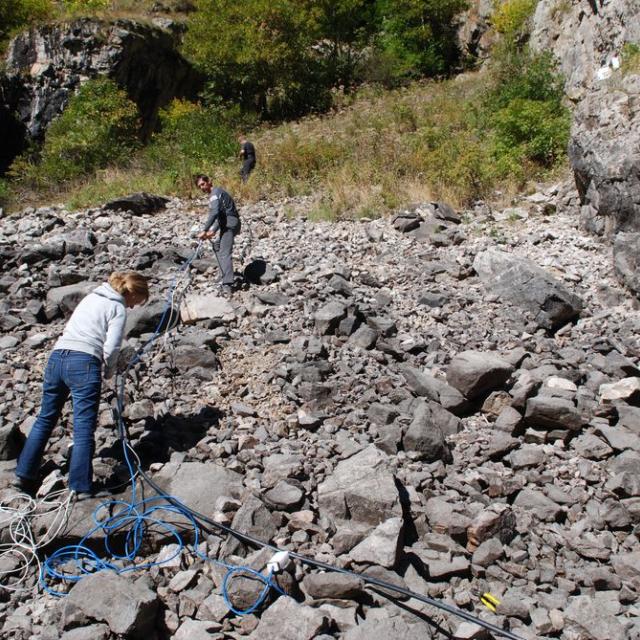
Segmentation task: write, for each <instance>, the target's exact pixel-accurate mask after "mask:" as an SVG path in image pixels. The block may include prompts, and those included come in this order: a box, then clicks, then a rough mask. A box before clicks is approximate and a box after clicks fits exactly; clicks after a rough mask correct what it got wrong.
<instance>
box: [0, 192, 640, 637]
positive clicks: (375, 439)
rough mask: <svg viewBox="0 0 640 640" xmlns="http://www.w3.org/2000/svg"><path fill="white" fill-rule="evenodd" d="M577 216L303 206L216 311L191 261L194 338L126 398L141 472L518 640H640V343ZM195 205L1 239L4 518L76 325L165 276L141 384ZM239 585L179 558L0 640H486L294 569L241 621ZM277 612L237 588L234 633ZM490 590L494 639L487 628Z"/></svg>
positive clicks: (540, 206)
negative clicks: (279, 591)
mask: <svg viewBox="0 0 640 640" xmlns="http://www.w3.org/2000/svg"><path fill="white" fill-rule="evenodd" d="M577 200H578V196H577V194H575V192H573V191H572V189H571V186H570V185H556V186H553V187H549V188H547V189H546V190H544V191H541V192H539V193H537V194H534V195H532V196H529V197H527V198H523V199H522V200H521V201H520V202H518V203H517V204H516V205H515V206H514V207H512V208H509V209H506V210H495V211H494V210H491V208H490V207H488V206H487V205H485V204H483V203H478V204H477V206H476V207H475V208H474V209H473V210H469V211H464V212H460V214H458V213H456V212H454V211H452V210H451V208H450V207H448V206H446V205H443V204H441V203H423V204H420V205H416V206H414V207H412V208H410V209H409V210H407V211H403V212H399V213H398V215H396V216H395V217H394V218H392V219H379V220H372V221H370V220H362V221H358V222H340V223H335V224H329V223H310V222H307V221H306V220H305V218H304V212H305V211H306V210H307V209H308V208H309V207H310V202H309V201H307V200H304V199H300V200H293V201H288V202H282V203H277V204H268V203H259V204H256V205H252V206H245V207H242V208H241V215H242V218H243V221H244V224H245V232H244V233H243V235H242V236H241V237H240V238H239V243H238V252H241V251H243V248H244V249H245V250H246V252H247V253H248V254H249V255H248V256H247V259H246V260H245V266H248V267H249V268H248V271H247V273H248V275H249V276H250V277H251V279H252V280H253V283H252V284H251V285H249V286H247V287H246V288H244V289H243V290H241V291H238V292H236V293H235V294H234V296H233V297H232V298H231V299H230V300H227V299H221V298H217V297H215V296H212V295H211V294H212V291H215V288H214V281H215V279H216V277H217V272H216V269H215V268H214V266H213V259H212V256H211V254H210V253H207V254H206V255H204V256H203V257H202V258H201V259H199V260H196V261H195V262H194V269H193V271H192V282H191V286H190V289H189V292H188V296H187V298H186V300H185V306H184V307H183V315H184V317H185V319H186V320H188V323H183V324H181V325H180V326H179V328H178V329H177V330H176V331H174V333H173V334H172V337H171V338H170V339H168V340H167V341H166V344H165V343H161V344H160V345H159V348H158V349H156V350H155V351H152V352H151V353H150V354H149V355H148V357H147V358H146V359H145V360H144V362H143V363H142V364H141V365H138V366H137V367H136V369H135V372H134V373H133V374H132V375H131V377H130V379H129V381H128V382H127V386H126V395H127V409H126V417H127V420H128V423H129V425H130V432H131V438H132V442H133V445H134V447H135V449H136V451H137V452H138V454H139V456H140V458H141V460H142V463H143V465H144V466H145V467H146V468H147V469H148V470H149V473H151V474H152V476H153V477H154V479H155V480H156V481H157V482H159V483H160V484H162V486H163V487H165V489H166V490H167V491H169V492H171V493H172V494H174V495H176V496H178V497H180V498H181V499H182V500H183V501H184V502H186V503H187V504H189V505H191V506H193V507H195V508H196V509H198V510H199V511H201V512H203V513H205V514H208V515H209V516H213V517H215V518H217V519H218V520H219V521H221V522H225V523H230V524H232V526H234V527H235V528H237V529H240V530H242V531H245V532H248V533H251V534H253V535H255V536H257V537H260V538H262V539H264V540H269V541H272V542H274V543H275V544H277V545H280V546H283V547H286V548H289V549H294V550H296V551H297V552H300V553H303V554H307V555H309V556H312V557H314V558H316V559H319V560H322V561H325V562H330V563H334V564H336V565H337V566H340V567H348V568H352V569H354V570H356V571H358V572H365V573H370V574H372V575H374V576H376V577H380V578H382V579H385V580H389V581H392V582H395V583H397V584H400V585H405V586H406V587H408V588H410V589H412V590H415V591H418V592H421V593H424V594H428V595H430V596H432V597H436V598H441V599H442V600H443V601H445V602H448V603H451V604H455V605H457V606H459V607H462V608H465V609H467V610H469V611H472V612H474V613H475V614H477V615H479V616H481V617H482V618H484V619H486V620H489V621H491V622H493V623H495V624H498V625H502V624H508V625H509V628H510V629H512V630H513V631H514V632H515V633H517V634H518V635H520V636H522V637H523V638H561V639H563V640H585V639H594V640H605V639H606V640H609V639H612V638H637V637H640V610H639V609H638V607H637V604H636V603H637V600H638V592H639V591H640V545H639V540H638V528H637V525H638V523H639V522H640V482H639V480H638V478H640V370H639V368H638V356H639V346H640V345H639V343H638V335H639V329H640V317H639V316H638V312H637V302H635V301H634V300H633V299H630V298H629V297H628V296H627V295H626V294H625V292H624V291H623V290H622V289H621V288H620V285H619V284H618V282H617V280H616V278H615V275H614V273H613V270H612V266H611V259H610V255H609V250H608V249H607V248H606V247H605V246H604V245H602V244H601V243H600V242H599V241H598V240H597V239H596V238H594V237H592V236H589V235H585V233H584V232H583V231H582V230H581V228H580V227H579V223H578V220H577V218H576V217H575V216H573V215H570V214H566V213H561V212H560V211H566V210H568V209H570V208H571V206H575V205H576V203H577ZM194 204H202V205H204V202H201V203H190V202H184V201H180V200H170V201H168V202H167V206H166V209H164V210H160V211H158V212H156V213H154V214H144V213H143V212H142V210H137V209H136V214H134V213H133V212H132V211H130V210H129V211H128V210H126V208H125V210H124V211H113V210H108V209H106V208H102V209H90V210H85V211H80V212H75V213H70V212H68V211H66V210H64V208H62V207H48V208H42V209H38V210H32V209H30V210H26V211H23V212H22V214H21V215H19V216H12V217H8V218H4V219H2V225H1V227H0V229H1V231H0V254H1V256H2V264H3V273H2V276H1V277H0V291H2V301H1V302H0V311H1V314H0V329H1V331H2V334H1V337H0V398H1V399H2V402H1V403H0V406H1V408H0V458H1V459H2V462H0V487H2V489H0V498H2V499H8V498H9V497H10V496H12V495H13V493H12V491H13V490H12V489H10V488H8V483H9V481H10V479H11V477H12V470H13V468H14V467H15V458H16V456H17V454H18V452H19V448H20V445H21V441H22V439H23V438H24V436H25V435H26V433H28V430H29V428H30V425H31V424H32V423H33V420H34V417H35V414H36V412H37V409H38V402H39V394H40V384H41V377H42V369H43V366H44V363H45V360H46V357H47V354H48V352H49V350H50V348H51V347H52V344H53V342H54V340H55V339H56V337H57V336H58V335H59V333H60V331H61V329H62V326H63V322H64V317H65V316H66V315H68V314H69V313H70V312H71V310H72V308H73V306H74V304H76V303H77V301H78V300H79V299H80V298H81V296H82V295H83V294H84V293H85V292H86V291H88V290H90V289H91V287H92V286H93V284H92V283H99V282H101V281H103V280H104V279H105V278H106V277H107V275H108V274H109V273H110V272H111V271H112V270H113V269H131V268H133V269H138V270H141V271H143V272H144V273H147V274H148V275H149V276H150V277H151V279H152V291H153V297H152V300H151V302H150V303H149V304H148V305H147V306H145V307H144V308H140V309H136V310H134V311H132V312H130V316H129V322H128V325H127V341H126V344H125V346H124V350H123V359H126V357H127V354H131V353H132V352H133V350H134V349H135V348H137V347H138V346H139V345H140V344H141V343H142V341H143V340H145V339H146V338H147V337H148V336H149V332H150V331H152V330H153V327H154V325H155V323H156V322H157V320H158V318H159V317H160V315H161V312H162V309H163V307H164V302H163V299H164V296H165V295H166V291H167V288H168V286H169V284H170V283H171V282H172V281H173V279H174V277H175V274H176V272H177V270H178V269H179V266H180V264H181V263H182V262H183V261H184V259H185V258H186V257H188V256H189V255H190V254H191V252H192V250H193V246H194V245H193V242H192V241H190V240H189V230H190V228H191V227H192V225H193V224H194V222H195V221H196V218H195V217H194V215H192V213H191V208H192V207H193V206H194ZM132 208H133V207H132ZM292 208H293V209H296V210H297V211H298V212H299V213H300V214H302V217H297V218H293V219H290V218H289V217H288V216H287V215H285V211H288V210H290V209H292ZM249 227H250V228H251V231H252V233H251V234H249V233H248V228H249ZM251 236H252V237H253V242H252V245H251V246H250V247H249V246H248V243H249V238H250V237H251ZM111 401H112V400H111V397H110V394H109V392H105V394H104V399H103V404H102V405H101V410H100V424H99V428H98V430H97V449H96V463H95V473H96V476H97V477H98V478H99V479H101V480H104V481H107V482H110V483H112V484H113V483H116V484H117V483H118V482H124V483H125V485H126V477H127V474H126V469H125V467H124V465H123V461H122V454H121V451H120V448H119V444H118V442H117V435H116V432H115V428H114V424H113V417H112V414H111V411H110V406H109V402H111ZM70 421H71V415H70V411H69V407H67V409H66V412H65V415H64V419H63V420H62V424H61V425H60V426H59V427H58V428H57V429H56V431H55V433H54V436H53V438H52V441H51V443H50V446H49V448H48V450H47V453H46V457H45V460H46V463H45V466H44V468H43V473H44V474H45V475H46V476H47V478H46V481H45V484H46V486H48V487H58V486H62V483H63V481H64V480H63V478H64V475H63V472H64V470H65V465H66V453H67V452H66V449H67V446H68V441H69V439H68V437H67V436H66V435H65V431H66V430H67V429H68V428H69V425H70ZM117 491H121V492H122V491H124V492H123V493H116V495H120V496H122V497H126V495H127V493H126V490H124V489H122V488H121V489H118V490H117ZM98 502H99V501H91V500H89V501H85V502H79V503H77V504H76V506H75V508H74V511H73V514H72V517H71V519H70V523H69V526H68V528H67V531H66V532H65V533H64V534H63V535H61V536H60V538H59V540H58V543H59V544H60V545H62V544H65V543H68V542H73V541H77V540H78V539H79V538H80V537H81V536H82V535H84V534H85V533H86V532H87V531H88V530H89V528H90V527H91V526H92V525H91V523H90V515H91V512H92V510H93V508H94V507H95V506H96V504H98ZM0 534H1V535H2V536H3V540H6V528H5V529H3V530H1V531H0ZM172 542H173V541H172V540H168V539H167V538H166V537H164V538H163V537H162V536H161V535H159V534H156V535H155V537H153V539H152V540H151V541H150V542H149V544H148V546H147V547H145V549H146V551H145V553H146V554H148V558H149V559H154V558H156V557H159V558H160V559H162V558H163V557H164V558H167V557H170V556H171V552H172V548H173V547H172ZM201 550H202V551H203V552H205V553H208V554H209V555H211V556H213V557H218V556H220V557H225V558H227V559H229V560H230V561H232V562H233V561H235V562H241V563H243V564H248V565H250V566H253V567H254V568H256V569H258V570H261V569H263V568H264V566H265V563H266V561H267V560H268V559H269V557H270V555H271V553H270V552H268V551H264V550H254V549H248V548H246V547H244V546H243V545H241V544H239V543H237V542H236V541H233V540H225V539H222V538H219V537H217V536H215V535H209V536H207V537H206V538H205V540H204V541H203V543H202V545H201ZM222 579H223V574H222V573H221V572H220V570H219V569H218V568H216V567H215V566H214V565H211V564H208V563H205V562H203V561H202V560H200V559H195V558H193V557H191V556H188V555H187V554H183V555H182V556H181V557H179V558H176V559H173V560H171V561H170V562H169V563H167V564H164V565H161V566H159V567H154V568H153V569H151V570H149V571H147V572H144V573H143V574H140V573H138V574H128V575H126V576H125V575H122V576H118V575H115V574H112V573H104V572H103V573H99V574H96V575H93V576H90V577H87V578H85V579H83V581H82V582H80V583H79V585H78V586H75V587H73V588H72V589H71V592H70V595H69V596H68V597H67V598H64V599H61V600H56V599H54V598H52V597H50V596H46V595H42V594H39V595H37V596H35V595H34V594H31V593H27V594H25V593H22V594H15V595H13V594H10V593H8V592H2V595H1V596H0V600H1V602H0V621H1V622H2V629H3V630H2V631H1V632H0V636H1V637H3V638H9V637H11V638H14V639H25V640H26V639H27V638H33V637H37V638H41V639H47V638H64V639H65V640H71V639H72V638H73V639H75V640H77V639H79V638H105V639H106V638H118V637H131V638H135V637H141V636H145V637H147V638H169V637H172V638H176V639H178V640H181V639H186V638H189V639H190V640H191V639H193V638H196V639H199V638H243V637H250V638H260V639H262V640H264V639H270V638H273V639H274V640H275V639H276V638H277V639H282V638H291V639H294V638H295V639H296V640H298V639H309V640H310V639H311V638H345V639H348V640H358V639H361V638H365V637H371V635H372V634H375V635H376V637H397V638H400V637H401V638H414V637H415V638H418V637H420V638H424V637H432V638H443V637H447V635H446V632H447V631H450V632H451V634H452V636H453V637H454V638H460V639H462V638H484V637H489V636H487V635H486V634H484V632H483V631H482V630H481V629H480V628H478V627H476V626H475V625H470V624H469V623H466V622H461V621H460V620H457V619H455V618H454V617H452V616H449V615H443V614H441V613H440V612H438V611H436V610H434V609H433V608H431V607H428V606H424V605H421V604H420V603H416V602H412V601H407V602H404V603H402V606H397V604H395V603H393V602H391V601H390V600H389V599H388V598H387V597H385V596H383V595H382V594H378V593H374V592H372V591H370V590H368V589H365V588H364V587H363V585H362V583H361V582H360V581H359V580H357V579H352V578H350V577H345V576H340V575H337V574H323V573H319V572H317V571H314V570H311V569H309V568H307V567H302V566H299V565H291V566H290V567H289V568H288V570H287V571H286V572H285V573H284V575H283V577H282V578H281V580H282V583H283V586H284V587H285V589H287V591H288V592H289V593H291V595H292V596H293V597H291V598H287V597H280V598H278V599H277V600H275V601H271V602H270V603H268V606H267V607H266V608H265V609H264V610H263V611H262V612H258V613H257V614H252V615H248V616H245V617H242V618H240V617H237V616H234V615H232V614H230V612H229V610H228V608H227V606H226V605H225V603H224V601H223V599H222V597H221V595H220V586H221V582H222ZM258 591H259V586H256V585H255V583H253V582H251V581H249V580H239V581H234V582H232V587H231V594H230V595H231V598H232V600H233V601H234V603H235V604H236V606H239V607H242V606H248V605H249V604H250V603H251V601H252V599H253V598H255V596H256V594H257V592H258ZM486 591H490V592H491V593H493V594H494V595H495V596H496V597H497V598H498V599H499V600H500V604H499V606H498V607H497V610H496V612H495V613H492V612H490V611H489V610H488V609H486V608H485V607H483V606H482V604H481V603H480V600H479V596H480V595H481V594H482V593H484V592H486ZM114 603H117V606H115V605H114ZM411 611H417V612H418V613H420V614H421V616H422V617H416V616H415V615H413V614H412V613H411Z"/></svg>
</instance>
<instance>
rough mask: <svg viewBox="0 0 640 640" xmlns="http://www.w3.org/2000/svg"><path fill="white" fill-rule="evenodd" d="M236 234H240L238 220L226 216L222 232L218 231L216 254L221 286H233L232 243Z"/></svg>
mask: <svg viewBox="0 0 640 640" xmlns="http://www.w3.org/2000/svg"><path fill="white" fill-rule="evenodd" d="M238 233H240V219H239V218H236V217H235V216H227V224H226V225H225V228H224V230H223V229H220V248H219V249H218V252H217V253H218V262H219V263H220V271H222V284H223V285H229V286H231V285H233V260H232V256H233V241H234V240H235V237H236V235H237V234H238Z"/></svg>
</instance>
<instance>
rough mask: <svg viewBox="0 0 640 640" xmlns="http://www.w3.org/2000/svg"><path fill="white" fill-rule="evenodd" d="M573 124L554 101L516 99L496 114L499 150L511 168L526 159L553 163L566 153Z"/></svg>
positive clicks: (546, 164)
mask: <svg viewBox="0 0 640 640" xmlns="http://www.w3.org/2000/svg"><path fill="white" fill-rule="evenodd" d="M569 125H570V119H569V117H568V113H566V112H565V111H564V110H558V109H557V107H556V105H555V104H553V103H552V102H548V101H541V100H526V99H523V98H516V99H515V100H512V101H511V102H510V103H509V105H508V106H507V107H505V108H503V109H501V110H500V111H498V112H497V113H496V114H495V125H494V128H495V144H496V153H497V155H498V157H499V158H500V159H502V160H503V162H504V161H506V162H507V163H508V165H509V166H510V167H511V166H514V165H518V164H520V162H521V161H522V160H530V161H532V162H536V163H538V164H540V165H543V166H547V167H548V166H552V165H553V164H554V163H555V162H556V160H557V159H558V158H559V157H560V156H562V155H564V153H565V150H566V147H567V142H568V138H569Z"/></svg>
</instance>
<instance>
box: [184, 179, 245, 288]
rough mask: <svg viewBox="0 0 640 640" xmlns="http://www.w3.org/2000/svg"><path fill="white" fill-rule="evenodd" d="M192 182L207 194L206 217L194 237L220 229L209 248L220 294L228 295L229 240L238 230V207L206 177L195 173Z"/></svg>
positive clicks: (207, 236)
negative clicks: (219, 275) (216, 267)
mask: <svg viewBox="0 0 640 640" xmlns="http://www.w3.org/2000/svg"><path fill="white" fill-rule="evenodd" d="M195 183H196V186H197V187H198V189H200V191H202V192H203V193H206V194H208V195H209V216H208V217H207V220H206V222H205V223H204V227H203V229H202V231H201V232H200V233H199V234H198V238H200V239H201V240H207V239H210V238H213V237H214V236H215V234H216V232H217V231H218V230H219V231H220V238H219V239H218V241H217V242H214V243H213V244H214V246H213V249H214V251H215V252H216V256H217V258H218V264H219V266H220V271H221V272H222V287H221V289H220V291H221V293H222V294H223V295H230V294H231V292H232V290H233V242H234V239H235V237H236V235H237V234H238V233H240V218H239V216H238V209H237V208H236V203H235V202H234V201H233V198H232V197H231V196H230V195H229V194H228V193H227V192H226V191H225V190H224V189H223V188H222V187H215V188H214V187H213V185H212V184H211V180H210V179H209V177H208V176H205V175H204V174H201V173H200V174H198V175H197V176H195Z"/></svg>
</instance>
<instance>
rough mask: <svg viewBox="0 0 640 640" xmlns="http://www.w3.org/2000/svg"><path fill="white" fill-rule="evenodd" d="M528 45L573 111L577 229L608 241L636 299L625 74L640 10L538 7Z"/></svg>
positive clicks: (636, 217) (637, 213) (631, 100)
mask: <svg viewBox="0 0 640 640" xmlns="http://www.w3.org/2000/svg"><path fill="white" fill-rule="evenodd" d="M531 43H532V46H533V47H534V48H536V49H538V50H540V51H543V50H547V51H551V52H552V53H553V54H554V55H555V57H556V58H557V59H558V62H559V65H560V69H561V70H562V72H563V74H564V75H565V77H566V90H567V94H568V96H569V98H570V99H571V100H572V101H574V102H575V105H576V106H575V111H574V121H573V126H572V133H571V141H570V143H569V158H570V161H571V166H572V168H573V172H574V175H575V180H576V187H577V189H578V193H579V194H580V201H581V205H582V206H581V215H582V219H583V222H584V224H585V226H586V228H587V229H588V230H589V231H591V232H593V233H596V234H598V235H603V236H606V237H608V238H611V239H612V240H613V242H614V260H615V264H616V271H617V273H618V276H619V277H620V279H621V280H622V282H624V283H625V284H626V285H627V286H628V287H629V288H630V289H631V291H633V292H634V293H635V294H636V295H637V294H640V271H639V270H638V260H637V258H636V257H635V256H634V248H635V247H638V245H639V243H640V74H638V70H637V69H633V67H631V68H625V54H627V58H628V57H629V56H628V54H629V45H634V44H636V45H637V44H638V43H640V2H639V1H638V0H610V1H599V0H541V2H540V3H539V4H538V6H537V9H536V12H535V16H534V20H533V32H532V36H531ZM621 65H622V66H621ZM619 234H624V237H622V236H620V237H618V236H619Z"/></svg>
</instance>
